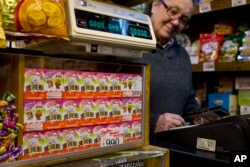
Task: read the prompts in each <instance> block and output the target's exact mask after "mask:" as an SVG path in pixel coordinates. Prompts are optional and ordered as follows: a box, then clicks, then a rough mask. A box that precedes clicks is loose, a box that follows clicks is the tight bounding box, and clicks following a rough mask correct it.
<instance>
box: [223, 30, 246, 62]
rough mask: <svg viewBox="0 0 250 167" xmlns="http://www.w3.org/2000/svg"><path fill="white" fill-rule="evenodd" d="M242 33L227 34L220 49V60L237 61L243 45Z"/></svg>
mask: <svg viewBox="0 0 250 167" xmlns="http://www.w3.org/2000/svg"><path fill="white" fill-rule="evenodd" d="M241 40H242V36H241V35H234V34H231V35H226V36H225V39H224V42H223V44H222V46H221V49H220V59H219V62H233V61H236V56H237V54H238V52H239V47H240V45H241Z"/></svg>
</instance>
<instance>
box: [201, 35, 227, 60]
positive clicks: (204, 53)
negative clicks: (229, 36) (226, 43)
mask: <svg viewBox="0 0 250 167" xmlns="http://www.w3.org/2000/svg"><path fill="white" fill-rule="evenodd" d="M223 40H224V35H223V34H213V33H211V34H200V54H199V62H208V61H218V60H219V51H220V47H221V44H222V42H223Z"/></svg>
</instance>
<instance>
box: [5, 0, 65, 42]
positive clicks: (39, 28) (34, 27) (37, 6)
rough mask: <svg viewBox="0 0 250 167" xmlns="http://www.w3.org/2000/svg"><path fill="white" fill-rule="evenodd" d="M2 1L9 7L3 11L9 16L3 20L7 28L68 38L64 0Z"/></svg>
mask: <svg viewBox="0 0 250 167" xmlns="http://www.w3.org/2000/svg"><path fill="white" fill-rule="evenodd" d="M7 2H8V3H7ZM10 2H11V3H10ZM2 3H3V5H4V6H5V9H9V10H8V11H3V15H4V16H8V17H4V18H5V19H4V20H3V23H4V29H5V30H9V31H15V32H23V33H30V34H32V35H44V36H47V37H55V36H57V37H62V38H65V39H68V36H67V26H66V15H65V9H64V2H63V0H2ZM6 7H8V8H6ZM11 9H12V10H11ZM7 18H8V19H7ZM11 18H13V19H11ZM12 22H13V23H14V24H12Z"/></svg>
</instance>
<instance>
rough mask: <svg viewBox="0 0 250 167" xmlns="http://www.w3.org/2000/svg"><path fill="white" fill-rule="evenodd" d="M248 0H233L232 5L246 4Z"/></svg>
mask: <svg viewBox="0 0 250 167" xmlns="http://www.w3.org/2000/svg"><path fill="white" fill-rule="evenodd" d="M246 4H247V2H246V0H232V7H235V6H240V5H246Z"/></svg>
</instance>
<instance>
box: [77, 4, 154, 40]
mask: <svg viewBox="0 0 250 167" xmlns="http://www.w3.org/2000/svg"><path fill="white" fill-rule="evenodd" d="M75 16H76V17H75V18H76V25H77V27H78V28H85V29H90V30H96V31H102V32H108V33H113V34H120V35H124V36H130V37H137V38H143V39H152V35H151V33H150V30H149V25H147V24H142V23H138V22H134V21H130V20H126V19H122V18H117V17H113V16H106V15H103V14H97V13H92V12H88V11H83V10H78V9H75Z"/></svg>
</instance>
